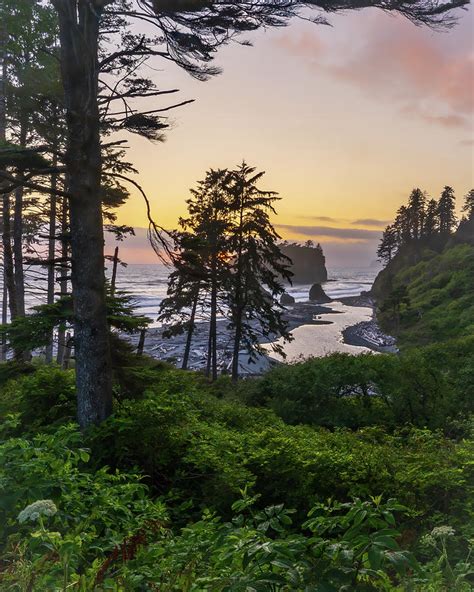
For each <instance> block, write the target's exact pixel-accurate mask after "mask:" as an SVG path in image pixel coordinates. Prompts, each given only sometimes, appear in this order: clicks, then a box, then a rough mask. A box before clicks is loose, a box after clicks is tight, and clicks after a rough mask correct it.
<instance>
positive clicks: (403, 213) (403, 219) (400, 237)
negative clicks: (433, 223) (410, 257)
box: [393, 206, 412, 245]
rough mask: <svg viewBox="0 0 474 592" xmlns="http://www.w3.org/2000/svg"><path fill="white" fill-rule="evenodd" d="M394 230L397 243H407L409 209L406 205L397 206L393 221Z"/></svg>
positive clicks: (409, 235) (409, 229) (408, 236)
mask: <svg viewBox="0 0 474 592" xmlns="http://www.w3.org/2000/svg"><path fill="white" fill-rule="evenodd" d="M393 226H394V228H395V231H396V233H397V241H398V244H399V245H405V244H407V243H408V242H409V241H410V240H411V238H412V235H411V224H410V211H409V209H408V207H407V206H401V207H400V208H398V211H397V216H396V218H395V222H394V223H393Z"/></svg>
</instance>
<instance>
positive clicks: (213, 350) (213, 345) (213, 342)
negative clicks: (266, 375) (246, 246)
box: [209, 253, 217, 382]
mask: <svg viewBox="0 0 474 592" xmlns="http://www.w3.org/2000/svg"><path fill="white" fill-rule="evenodd" d="M212 257H213V258H212V265H211V274H212V277H211V282H212V286H211V322H210V325H209V345H210V347H209V349H210V352H209V353H210V360H211V367H210V376H211V380H212V381H213V382H214V381H215V380H217V260H216V259H217V257H216V254H215V253H214V254H213V256H212Z"/></svg>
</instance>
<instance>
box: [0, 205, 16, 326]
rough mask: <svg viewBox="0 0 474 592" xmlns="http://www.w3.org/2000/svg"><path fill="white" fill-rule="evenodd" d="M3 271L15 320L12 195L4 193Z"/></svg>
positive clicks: (11, 311) (11, 316)
mask: <svg viewBox="0 0 474 592" xmlns="http://www.w3.org/2000/svg"><path fill="white" fill-rule="evenodd" d="M2 214H3V234H2V242H3V266H4V268H3V273H4V278H5V283H6V286H7V291H8V302H9V306H10V320H11V321H12V320H14V319H15V318H16V316H17V307H16V299H15V296H16V294H15V270H14V267H13V249H12V241H11V227H10V195H9V194H8V193H4V194H3V212H2Z"/></svg>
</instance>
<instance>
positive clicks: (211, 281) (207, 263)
mask: <svg viewBox="0 0 474 592" xmlns="http://www.w3.org/2000/svg"><path fill="white" fill-rule="evenodd" d="M229 180H230V175H229V171H227V170H226V169H217V170H213V169H211V170H209V171H208V172H207V173H206V176H205V178H204V179H203V180H202V181H200V182H199V183H198V186H197V188H196V189H192V190H191V194H192V197H191V198H190V199H188V200H187V204H188V212H189V216H188V217H187V218H185V219H181V220H180V226H181V227H182V229H183V230H184V231H186V232H190V233H192V234H193V235H194V236H195V237H196V238H197V239H198V240H199V241H200V243H201V244H202V245H205V246H204V247H203V249H202V251H201V252H200V255H201V265H202V269H203V276H204V277H203V279H202V281H201V282H200V290H202V291H203V293H204V294H206V296H207V298H208V308H209V341H208V353H207V370H206V374H207V375H208V376H210V377H211V378H212V380H215V379H216V378H217V315H218V313H219V311H220V307H221V303H222V300H221V296H222V295H223V293H224V286H225V284H226V276H227V274H228V262H229V257H230V253H229V243H228V240H227V235H228V230H229V227H230V210H229V193H228V184H229Z"/></svg>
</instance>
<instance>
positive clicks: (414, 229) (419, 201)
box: [408, 187, 426, 240]
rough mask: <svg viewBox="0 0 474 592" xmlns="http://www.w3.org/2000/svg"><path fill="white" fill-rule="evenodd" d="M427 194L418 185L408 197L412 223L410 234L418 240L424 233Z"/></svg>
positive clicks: (409, 214)
mask: <svg viewBox="0 0 474 592" xmlns="http://www.w3.org/2000/svg"><path fill="white" fill-rule="evenodd" d="M425 202H426V196H425V194H424V193H423V191H421V189H419V188H418V187H417V188H415V189H413V191H412V192H411V194H410V197H409V199H408V217H409V224H410V236H411V238H414V239H415V240H418V239H419V238H421V236H422V235H423V225H424V222H425Z"/></svg>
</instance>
